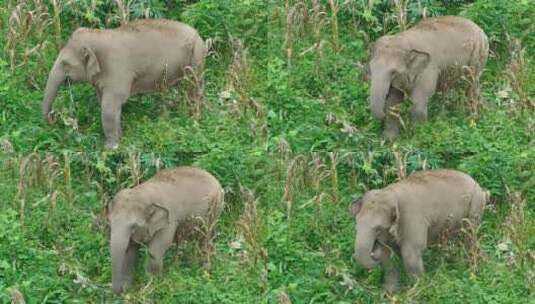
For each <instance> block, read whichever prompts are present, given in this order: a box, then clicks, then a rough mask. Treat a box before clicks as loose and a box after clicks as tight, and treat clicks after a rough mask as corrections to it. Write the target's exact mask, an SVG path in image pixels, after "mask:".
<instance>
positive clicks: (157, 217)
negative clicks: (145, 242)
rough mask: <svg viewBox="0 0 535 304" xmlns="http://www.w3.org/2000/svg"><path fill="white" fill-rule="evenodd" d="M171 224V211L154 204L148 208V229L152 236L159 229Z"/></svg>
mask: <svg viewBox="0 0 535 304" xmlns="http://www.w3.org/2000/svg"><path fill="white" fill-rule="evenodd" d="M168 225H169V211H168V210H167V209H166V208H163V207H162V206H159V205H156V204H152V205H150V206H149V207H148V208H147V229H148V232H149V236H150V237H151V238H152V237H154V234H155V233H156V232H158V231H159V230H161V229H163V228H165V227H167V226H168Z"/></svg>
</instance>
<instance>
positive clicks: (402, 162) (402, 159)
mask: <svg viewBox="0 0 535 304" xmlns="http://www.w3.org/2000/svg"><path fill="white" fill-rule="evenodd" d="M393 149H394V151H392V153H393V154H394V159H395V162H396V173H397V177H398V180H402V179H404V178H405V177H407V156H408V154H409V153H408V152H407V153H405V154H402V153H400V152H399V150H398V149H397V146H396V145H394V147H393Z"/></svg>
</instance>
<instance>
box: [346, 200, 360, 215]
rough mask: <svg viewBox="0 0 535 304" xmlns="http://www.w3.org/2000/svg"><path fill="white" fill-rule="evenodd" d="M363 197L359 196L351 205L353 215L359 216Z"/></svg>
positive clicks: (350, 209)
mask: <svg viewBox="0 0 535 304" xmlns="http://www.w3.org/2000/svg"><path fill="white" fill-rule="evenodd" d="M362 202H363V200H362V198H358V199H356V200H354V201H353V202H352V203H351V205H349V208H348V209H349V212H350V213H351V215H353V217H355V216H357V214H358V213H359V212H360V209H362Z"/></svg>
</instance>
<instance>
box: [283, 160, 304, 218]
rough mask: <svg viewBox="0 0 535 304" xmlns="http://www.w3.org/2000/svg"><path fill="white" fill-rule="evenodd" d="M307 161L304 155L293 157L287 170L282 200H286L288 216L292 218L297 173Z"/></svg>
mask: <svg viewBox="0 0 535 304" xmlns="http://www.w3.org/2000/svg"><path fill="white" fill-rule="evenodd" d="M305 163H306V158H305V156H304V155H297V156H296V157H294V158H293V159H292V161H291V162H290V164H289V165H288V169H287V170H286V180H285V182H284V194H283V195H282V201H283V202H286V209H287V216H288V219H290V218H291V212H292V204H293V191H294V189H293V188H294V187H295V179H296V175H297V174H296V173H297V170H298V168H299V167H301V168H302V167H303V166H304V164H305Z"/></svg>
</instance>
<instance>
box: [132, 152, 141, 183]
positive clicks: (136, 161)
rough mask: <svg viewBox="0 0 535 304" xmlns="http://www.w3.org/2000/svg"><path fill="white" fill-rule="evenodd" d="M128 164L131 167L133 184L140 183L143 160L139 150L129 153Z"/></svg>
mask: <svg viewBox="0 0 535 304" xmlns="http://www.w3.org/2000/svg"><path fill="white" fill-rule="evenodd" d="M128 164H129V167H130V176H131V177H132V182H133V185H132V186H137V185H139V183H140V181H141V177H142V175H143V172H142V171H141V161H140V153H139V152H129V153H128Z"/></svg>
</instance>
